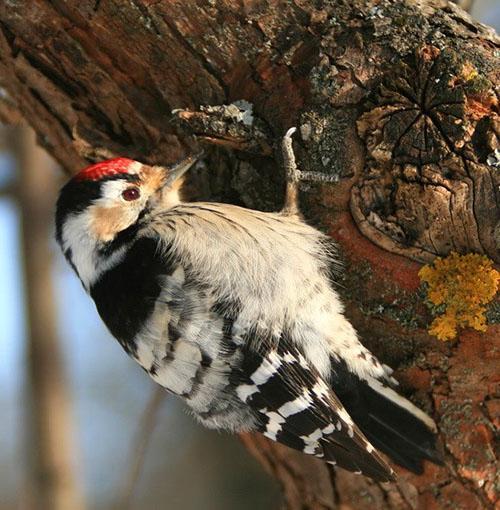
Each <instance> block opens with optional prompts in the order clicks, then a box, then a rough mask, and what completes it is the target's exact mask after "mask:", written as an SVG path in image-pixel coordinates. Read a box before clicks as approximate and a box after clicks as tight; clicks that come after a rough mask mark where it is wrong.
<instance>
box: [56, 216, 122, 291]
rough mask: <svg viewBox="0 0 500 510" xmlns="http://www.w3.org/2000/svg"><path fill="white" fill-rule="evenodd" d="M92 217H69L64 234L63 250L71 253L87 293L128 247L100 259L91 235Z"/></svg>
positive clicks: (72, 260) (118, 260) (119, 259)
mask: <svg viewBox="0 0 500 510" xmlns="http://www.w3.org/2000/svg"><path fill="white" fill-rule="evenodd" d="M91 220H92V218H91V216H90V215H89V214H88V212H87V213H86V212H82V213H79V214H72V215H70V216H68V218H67V220H66V222H65V224H64V227H63V232H62V244H63V250H64V252H65V253H66V252H67V251H68V250H70V251H71V262H72V263H73V265H74V266H75V268H76V271H77V273H78V276H79V278H80V280H81V281H82V283H83V285H84V287H85V289H87V291H88V290H89V289H90V287H91V286H92V284H93V283H94V282H95V281H96V280H97V279H98V278H99V276H100V275H101V274H102V273H103V272H104V271H106V270H108V269H109V268H111V267H113V266H114V265H116V264H118V263H119V262H120V261H121V260H122V259H123V258H124V257H125V252H126V250H127V248H128V246H123V247H122V248H120V249H119V250H116V251H115V252H113V253H112V254H111V255H110V256H108V257H106V258H102V257H98V254H97V243H96V240H95V239H94V238H93V237H92V236H91V234H90V223H91Z"/></svg>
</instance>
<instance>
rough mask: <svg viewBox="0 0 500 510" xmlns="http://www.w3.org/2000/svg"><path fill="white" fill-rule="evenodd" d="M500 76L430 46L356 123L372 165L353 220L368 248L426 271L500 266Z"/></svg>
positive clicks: (395, 70)
mask: <svg viewBox="0 0 500 510" xmlns="http://www.w3.org/2000/svg"><path fill="white" fill-rule="evenodd" d="M499 68H500V66H499V63H498V59H497V62H496V63H495V62H493V61H491V62H487V61H485V60H484V59H483V60H480V59H478V58H475V57H474V55H472V54H468V53H467V52H466V51H464V52H463V53H459V52H457V51H455V50H450V49H447V50H440V49H438V48H437V47H435V46H431V45H426V46H423V47H421V48H419V49H418V50H417V51H416V52H415V53H414V54H413V55H411V56H409V57H408V58H407V59H405V60H404V61H401V62H398V63H396V64H395V65H394V66H393V67H391V68H390V69H388V70H387V72H386V74H385V76H384V78H383V79H382V80H381V83H380V85H379V86H378V87H377V89H376V91H375V93H374V94H373V96H372V97H371V98H370V101H369V103H368V104H367V105H366V111H365V113H364V114H363V115H361V117H360V118H359V119H358V123H357V128H358V134H359V136H360V137H361V138H362V140H363V141H364V143H365V147H366V163H365V169H364V172H363V175H362V176H361V178H360V180H359V181H358V183H357V184H356V185H355V186H354V187H353V190H352V195H351V210H352V212H353V216H354V218H355V221H356V223H357V224H358V227H359V228H360V230H361V231H362V232H363V233H364V234H365V235H366V236H367V237H368V238H369V239H371V240H372V241H374V242H375V243H377V244H378V245H380V246H381V247H383V248H385V249H387V250H389V251H391V252H395V253H399V254H402V255H405V256H408V257H411V258H413V259H416V260H420V261H429V260H432V259H433V258H434V257H435V256H437V255H446V254H448V253H449V252H450V251H452V250H454V251H458V252H462V253H464V252H471V251H473V252H478V253H485V254H487V255H488V256H490V257H491V258H493V259H495V260H497V261H499V260H500V255H499V253H500V207H499V204H500V189H499V186H500V173H499V170H498V168H496V167H495V165H492V164H491V161H492V158H491V155H492V154H495V151H496V150H498V147H499V137H500V119H499V99H498V95H497V94H496V93H495V89H494V85H493V84H494V83H496V82H497V81H498V78H499V76H500V72H499V71H498V69H499Z"/></svg>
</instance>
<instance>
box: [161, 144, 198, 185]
mask: <svg viewBox="0 0 500 510" xmlns="http://www.w3.org/2000/svg"><path fill="white" fill-rule="evenodd" d="M202 154H203V153H201V152H200V153H198V154H195V155H193V156H189V157H187V158H186V159H183V160H182V161H180V162H179V163H177V164H175V165H174V166H171V167H169V168H167V169H166V170H167V178H166V180H165V183H164V186H165V187H170V186H172V185H173V184H174V183H175V182H176V181H177V180H178V179H179V178H180V177H182V176H183V175H184V174H185V173H186V172H187V171H188V170H189V169H190V168H191V167H192V166H193V165H194V164H195V163H196V162H197V161H198V160H199V159H200V157H201V156H202Z"/></svg>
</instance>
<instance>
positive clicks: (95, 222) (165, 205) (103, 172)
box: [56, 157, 197, 289]
mask: <svg viewBox="0 0 500 510" xmlns="http://www.w3.org/2000/svg"><path fill="white" fill-rule="evenodd" d="M196 159H197V158H196V157H189V158H187V159H185V160H183V161H181V162H180V163H178V164H177V165H175V166H173V167H160V166H148V165H144V164H142V163H140V162H138V161H133V160H131V159H127V158H116V159H110V160H108V161H103V162H101V163H97V164H95V165H92V166H89V167H87V168H84V169H83V170H81V171H80V172H79V173H77V174H76V175H75V176H74V177H73V178H72V179H71V180H70V181H69V182H68V183H67V184H66V185H65V186H64V187H63V188H62V190H61V193H60V195H59V199H58V201H57V209H56V238H57V241H58V243H59V245H60V246H61V248H62V250H63V252H64V255H65V256H66V258H67V259H68V261H69V262H70V264H71V265H72V266H73V268H74V269H75V271H76V272H77V273H78V276H79V277H80V279H81V280H82V282H83V284H84V286H85V287H86V288H87V289H89V287H90V286H91V285H92V283H93V282H94V281H95V280H96V279H97V278H98V276H99V274H100V273H101V272H102V271H104V270H106V269H107V267H109V266H112V265H114V264H115V263H116V262H117V261H118V260H119V259H120V258H121V257H122V256H123V251H124V250H125V249H126V245H127V243H128V242H129V241H130V240H131V239H132V238H133V237H134V236H135V233H136V232H137V230H138V228H140V224H141V220H142V219H143V218H145V217H147V215H148V214H149V213H150V212H151V211H154V210H158V209H162V210H166V209H169V208H171V207H173V206H175V205H177V204H178V203H179V202H180V198H179V190H180V188H181V186H182V181H183V175H184V173H185V172H186V171H187V170H188V169H189V168H190V167H191V166H192V165H193V163H195V161H196Z"/></svg>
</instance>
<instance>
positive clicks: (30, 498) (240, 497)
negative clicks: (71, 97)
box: [0, 0, 500, 510]
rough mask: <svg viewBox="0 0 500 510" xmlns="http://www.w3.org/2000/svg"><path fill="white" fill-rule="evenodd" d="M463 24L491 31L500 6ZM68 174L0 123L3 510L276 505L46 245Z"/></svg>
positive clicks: (248, 461)
mask: <svg viewBox="0 0 500 510" xmlns="http://www.w3.org/2000/svg"><path fill="white" fill-rule="evenodd" d="M464 3H465V2H464ZM468 3H470V0H469V2H468ZM472 15H473V16H474V17H475V18H477V19H479V20H481V21H482V22H483V23H486V24H488V25H491V26H494V27H495V28H496V29H497V30H498V28H499V27H500V1H499V0H475V2H473V6H472ZM66 179H67V176H66V175H64V174H63V172H62V171H61V170H60V169H58V167H57V165H56V164H55V163H54V162H53V161H52V160H51V159H50V158H49V157H48V156H47V155H46V154H45V153H44V152H43V151H42V150H41V149H39V148H38V147H37V146H36V143H35V139H34V135H33V133H32V132H31V131H30V130H29V129H28V128H26V127H20V126H17V127H7V126H0V510H13V509H26V510H33V509H36V510H39V509H40V510H46V509H59V508H61V509H67V510H84V509H89V510H101V509H103V510H104V509H116V510H118V509H120V510H126V509H127V508H130V509H139V508H140V509H142V510H149V509H151V510H152V509H159V508H161V509H164V510H168V509H176V510H199V509H202V510H212V509H213V510H225V509H231V510H246V509H248V510H250V509H263V510H267V509H274V508H278V507H279V506H280V495H279V488H278V487H277V486H276V484H275V482H274V481H273V480H272V479H271V478H270V477H269V476H268V475H267V474H266V473H264V471H263V470H262V468H261V467H260V466H259V465H258V463H257V462H256V461H255V460H254V459H253V458H252V457H251V456H250V454H249V453H248V452H247V451H246V450H245V449H244V448H243V446H242V445H241V444H240V442H239V440H238V438H237V437H234V436H229V435H225V434H219V433H216V432H213V431H209V430H206V429H203V428H202V427H201V426H199V425H197V424H196V423H195V421H194V420H193V419H192V418H191V417H190V416H189V415H188V414H187V412H186V410H185V408H184V407H183V405H182V404H181V403H180V402H178V401H177V400H175V399H174V398H172V397H169V396H168V395H166V393H160V392H158V391H157V390H155V388H154V385H153V383H152V382H150V381H149V379H148V377H147V376H146V375H145V374H144V373H143V371H142V370H141V369H140V368H139V367H138V365H136V364H135V363H134V362H132V361H131V360H129V359H128V358H127V356H126V355H125V353H124V352H123V351H122V350H121V347H120V346H119V344H118V342H116V341H115V340H113V339H112V338H111V337H110V335H109V334H108V332H107V331H106V330H105V328H104V326H103V325H102V324H101V322H100V320H99V318H98V316H97V313H96V311H95V309H94V305H93V303H92V302H91V300H90V299H89V298H88V297H87V296H86V295H85V293H84V291H83V288H82V287H81V285H80V283H79V281H78V280H77V278H76V277H75V276H74V274H73V273H72V271H71V269H70V268H69V266H68V265H67V264H66V263H65V261H64V260H63V258H62V256H61V254H60V253H59V250H58V248H57V246H56V244H55V241H54V235H53V226H52V223H53V218H52V217H53V209H54V203H55V200H56V196H57V190H58V189H59V187H60V186H61V185H62V183H63V182H64V181H65V180H66ZM20 182H22V183H23V185H22V187H21V186H20V185H19V183H20Z"/></svg>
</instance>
